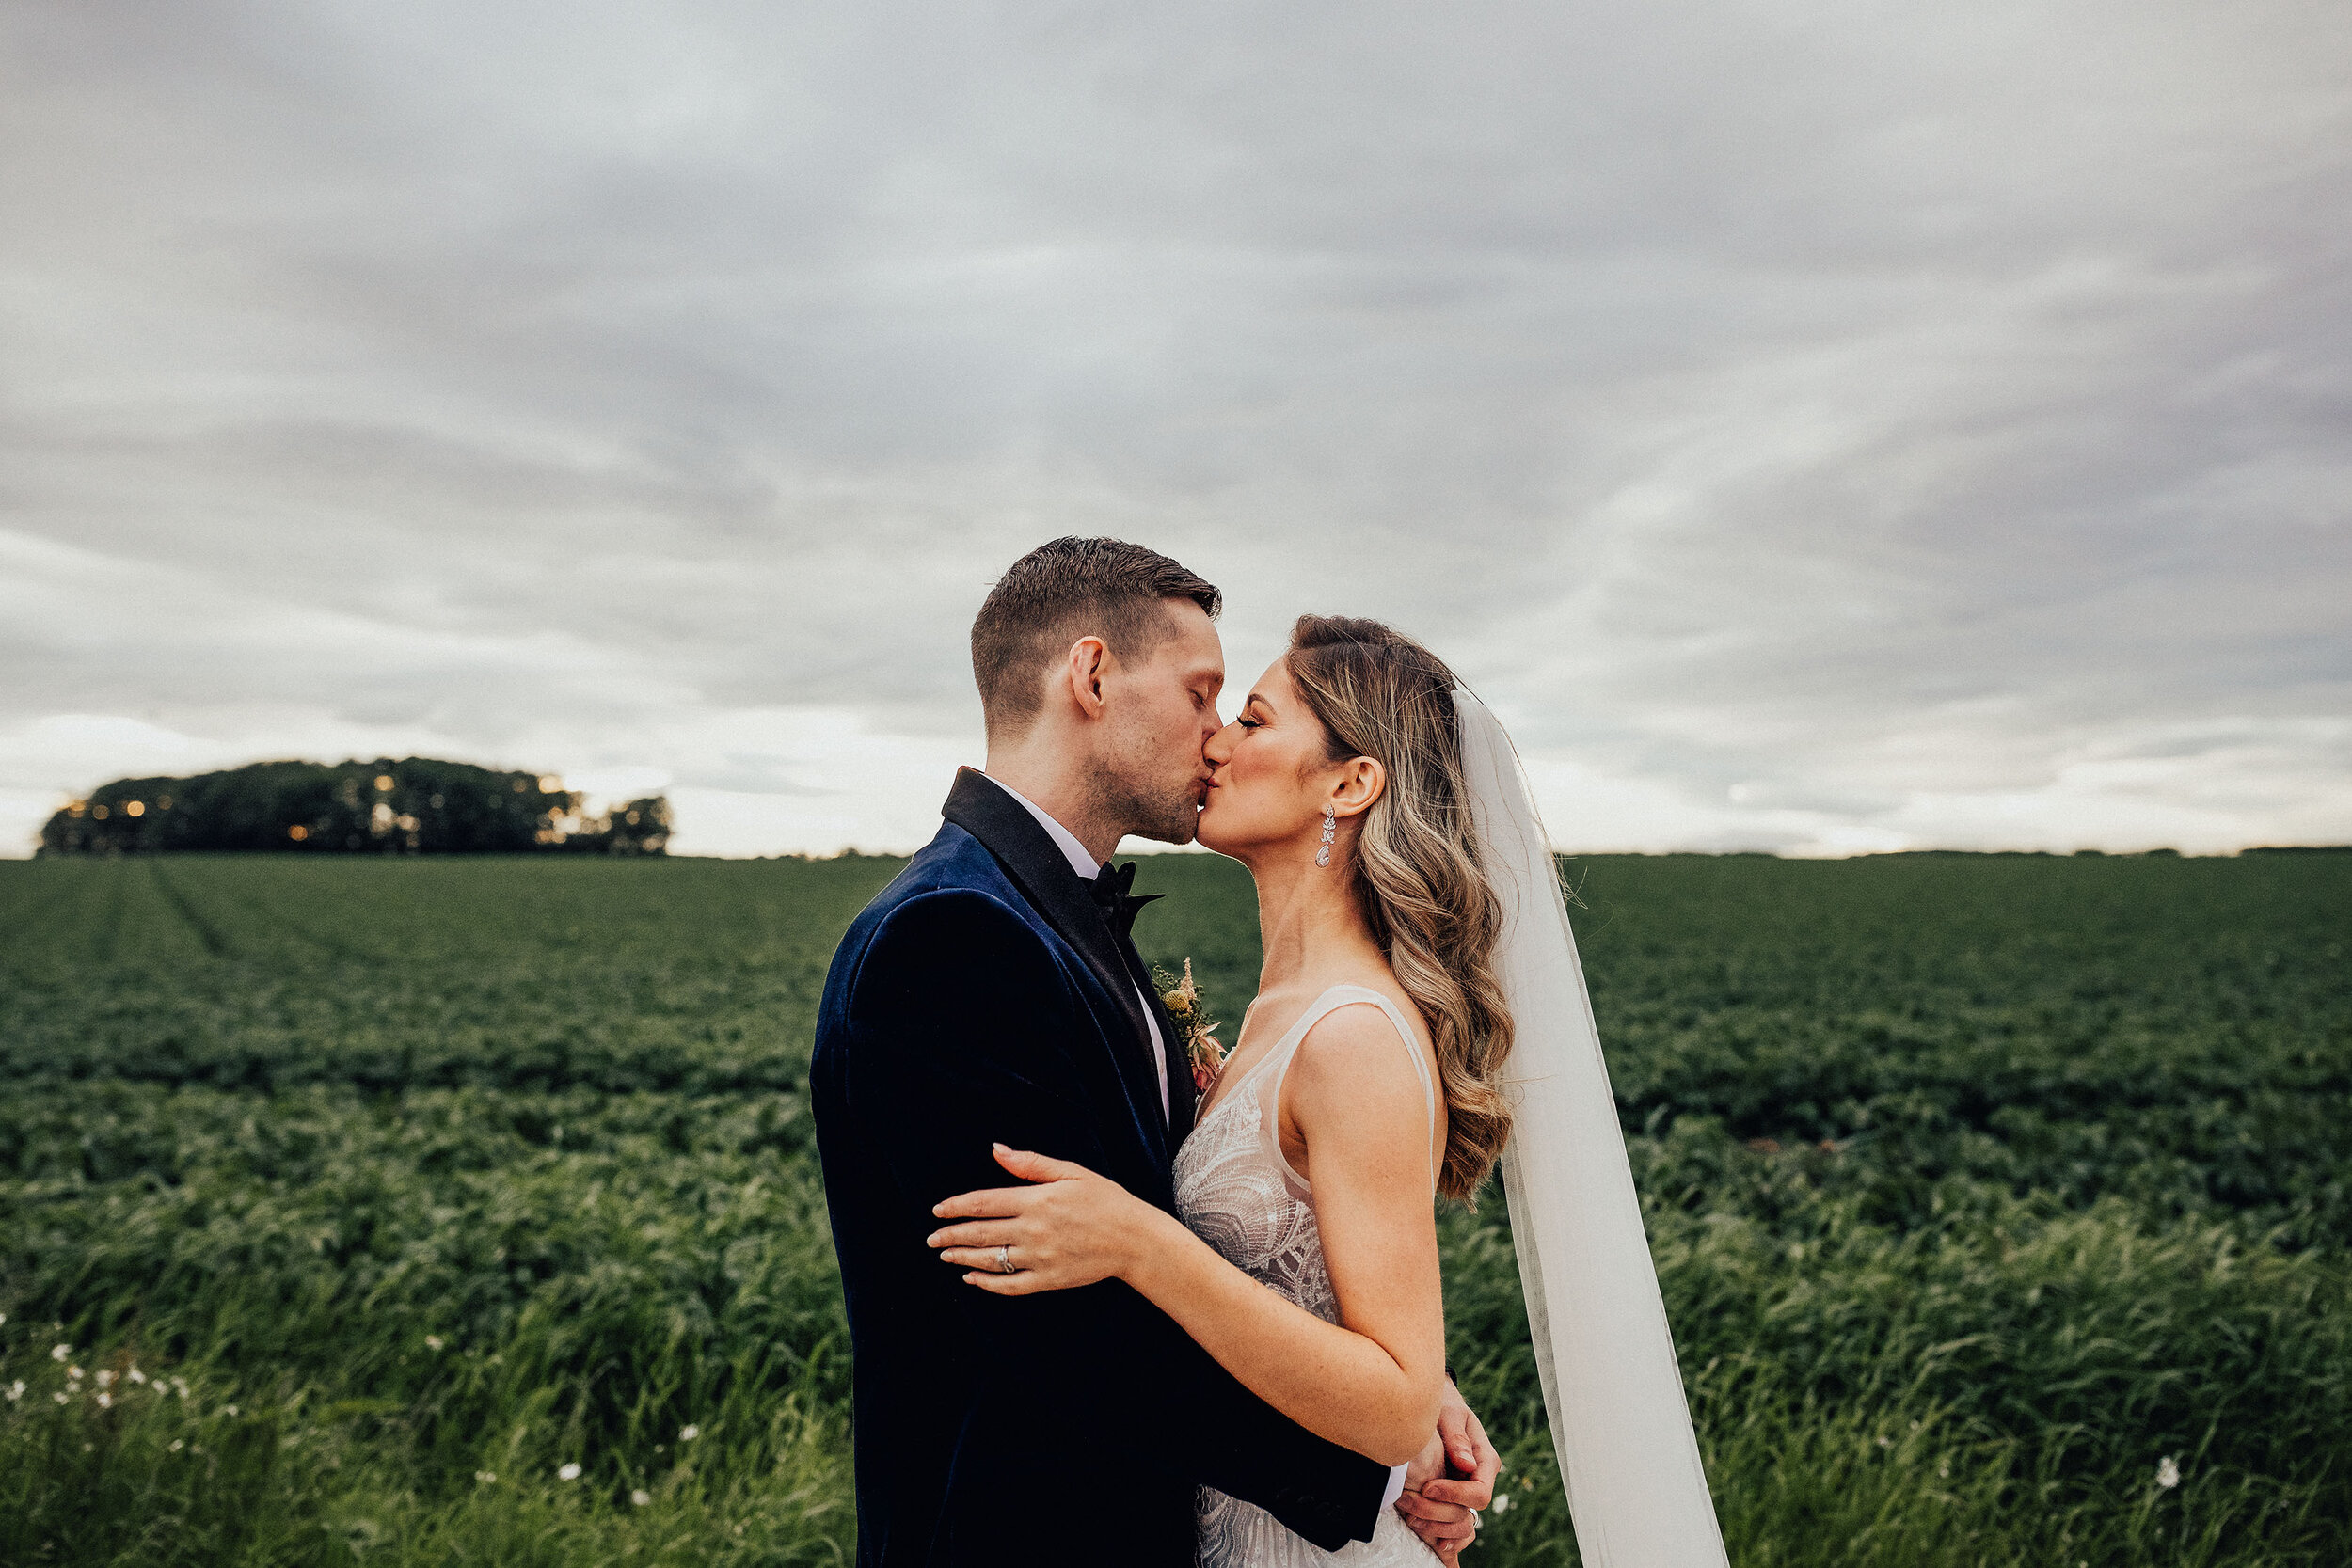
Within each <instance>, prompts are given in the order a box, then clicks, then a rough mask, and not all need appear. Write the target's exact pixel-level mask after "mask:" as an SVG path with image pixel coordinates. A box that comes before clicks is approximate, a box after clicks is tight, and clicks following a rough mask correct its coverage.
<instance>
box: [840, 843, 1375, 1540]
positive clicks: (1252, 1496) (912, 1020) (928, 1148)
mask: <svg viewBox="0 0 2352 1568" xmlns="http://www.w3.org/2000/svg"><path fill="white" fill-rule="evenodd" d="M850 1026H851V1028H852V1030H853V1031H854V1036H855V1039H856V1052H855V1060H856V1063H857V1066H856V1069H854V1077H853V1081H852V1085H851V1096H852V1101H853V1102H854V1101H857V1100H859V1099H864V1098H866V1097H867V1096H869V1095H870V1096H871V1097H872V1098H871V1101H870V1105H869V1106H860V1107H858V1108H859V1110H860V1116H859V1122H860V1124H861V1126H862V1127H863V1128H864V1129H865V1130H866V1132H867V1133H868V1135H870V1136H872V1137H874V1138H875V1139H877V1140H878V1141H879V1142H880V1143H881V1144H882V1156H883V1159H884V1162H885V1164H887V1166H888V1168H889V1169H890V1171H891V1173H892V1175H893V1176H894V1178H895V1179H896V1180H897V1181H898V1184H899V1185H900V1187H901V1188H902V1189H903V1191H904V1192H905V1193H906V1195H907V1196H909V1197H910V1198H911V1199H913V1200H914V1202H915V1203H917V1204H919V1205H920V1208H919V1210H917V1211H916V1212H920V1213H928V1212H929V1210H930V1205H932V1204H934V1203H937V1202H938V1201H940V1200H941V1199H943V1198H946V1197H950V1196H955V1195H956V1194H958V1193H964V1192H971V1191H973V1190H975V1189H977V1188H981V1187H989V1186H995V1185H1000V1184H1002V1182H1003V1180H1004V1173H1003V1170H1002V1168H1001V1167H1000V1166H998V1165H997V1164H996V1163H995V1160H994V1157H993V1153H992V1151H991V1148H992V1145H993V1144H995V1143H1005V1144H1009V1145H1011V1146H1012V1147H1013V1148H1026V1149H1034V1150H1036V1151H1038V1152H1040V1153H1043V1154H1050V1155H1053V1156H1055V1157H1056V1158H1058V1159H1064V1160H1072V1161H1075V1162H1077V1163H1078V1164H1084V1165H1087V1166H1088V1167H1089V1168H1090V1169H1094V1170H1098V1171H1099V1170H1104V1169H1106V1167H1108V1168H1115V1167H1116V1165H1117V1164H1118V1162H1117V1161H1115V1160H1111V1159H1108V1158H1107V1157H1106V1153H1105V1148H1104V1142H1103V1133H1104V1130H1103V1128H1102V1126H1101V1125H1100V1122H1099V1119H1098V1117H1097V1115H1096V1113H1095V1112H1094V1111H1093V1110H1091V1109H1090V1108H1089V1107H1088V1106H1087V1105H1085V1104H1083V1103H1082V1102H1081V1101H1080V1100H1079V1098H1078V1085H1079V1084H1080V1083H1081V1082H1082V1075H1083V1074H1084V1072H1085V1071H1087V1070H1088V1068H1087V1066H1086V1065H1084V1064H1085V1061H1086V1058H1087V1057H1088V1056H1089V1055H1090V1054H1091V1053H1097V1052H1099V1051H1101V1049H1102V1046H1101V1043H1100V1036H1099V1033H1098V1031H1097V1028H1096V1025H1095V1024H1094V1022H1093V1021H1092V1019H1091V1018H1090V1016H1089V1014H1088V1013H1087V1011H1086V1009H1085V1006H1084V1004H1083V1002H1081V1000H1080V999H1079V998H1078V997H1077V995H1076V994H1075V993H1074V992H1073V990H1072V989H1071V986H1070V982H1069V981H1068V979H1067V978H1066V976H1065V975H1064V974H1063V973H1062V971H1061V969H1060V968H1059V966H1058V965H1057V964H1056V963H1055V962H1054V959H1053V957H1052V955H1051V953H1050V952H1049V951H1048V949H1047V948H1046V946H1045V944H1044V942H1043V941H1042V940H1041V938H1040V937H1039V936H1038V935H1037V934H1036V933H1035V932H1034V931H1033V930H1031V929H1030V928H1029V927H1027V926H1026V925H1025V923H1024V922H1022V921H1021V919H1020V918H1019V917H1018V916H1017V915H1015V914H1014V913H1013V912H1012V911H1010V910H1009V909H1008V908H1006V907H1005V906H1004V905H1003V904H1001V903H999V902H997V901H996V900H994V899H993V898H991V897H989V896H988V895H985V894H981V893H978V892H975V891H969V890H953V891H945V892H941V893H934V894H927V895H922V896H920V897H917V898H914V899H912V900H910V901H909V902H908V903H907V904H906V905H904V906H902V907H901V908H900V909H899V910H898V911H894V912H893V913H892V915H891V916H890V917H889V919H888V920H887V921H886V922H885V923H884V924H883V926H882V929H881V930H879V931H878V932H876V933H875V936H874V939H873V941H872V943H871V945H870V946H869V947H868V949H867V952H866V957H865V958H864V961H863V962H862V964H861V965H860V968H859V971H858V974H857V978H856V983H855V989H854V994H853V997H852V1001H851V1004H850ZM1152 1110H1153V1111H1154V1113H1156V1111H1157V1107H1156V1106H1154V1107H1152ZM924 1234H925V1229H923V1228H918V1229H916V1230H915V1232H914V1234H911V1235H910V1236H909V1237H908V1238H907V1239H906V1241H907V1244H908V1245H909V1246H921V1244H922V1242H923V1236H924ZM938 1266H939V1267H940V1268H941V1270H942V1272H943V1274H947V1275H949V1277H950V1278H952V1277H953V1273H952V1271H949V1270H947V1269H946V1265H944V1264H943V1265H938ZM954 1295H955V1299H956V1301H957V1304H958V1305H957V1310H958V1311H959V1313H960V1314H961V1316H962V1318H963V1321H964V1323H966V1325H967V1326H968V1328H969V1329H970V1331H971V1333H972V1334H973V1336H974V1338H976V1339H977V1341H978V1343H979V1345H980V1347H981V1349H982V1352H983V1354H986V1355H988V1356H989V1357H990V1364H991V1365H992V1366H993V1367H995V1368H997V1369H999V1370H1001V1371H1002V1372H1003V1373H1004V1374H1006V1375H1007V1376H1009V1377H1011V1378H1015V1379H1018V1380H1020V1381H1019V1382H1018V1383H1017V1384H1016V1385H1015V1386H1023V1387H1028V1388H1033V1389H1058V1390H1061V1391H1063V1394H1064V1397H1066V1398H1067V1399H1068V1400H1069V1401H1070V1402H1071V1403H1072V1404H1073V1407H1076V1408H1081V1409H1084V1410H1086V1411H1087V1412H1088V1413H1089V1415H1092V1416H1098V1417H1100V1419H1099V1420H1094V1421H1090V1422H1089V1424H1090V1425H1094V1426H1096V1427H1097V1428H1098V1430H1099V1431H1100V1432H1102V1433H1105V1434H1110V1435H1112V1436H1115V1438H1116V1439H1117V1440H1119V1441H1120V1442H1122V1443H1125V1444H1128V1445H1131V1446H1132V1447H1133V1449H1135V1459H1136V1462H1137V1463H1140V1464H1148V1465H1156V1466H1158V1467H1161V1468H1163V1469H1165V1470H1167V1471H1168V1472H1170V1473H1172V1474H1174V1475H1177V1476H1179V1477H1182V1478H1183V1479H1184V1480H1187V1481H1192V1482H1195V1483H1198V1484H1205V1485H1209V1486H1214V1487H1216V1489H1217V1490H1218V1491H1220V1492H1224V1493H1226V1494H1228V1495H1229V1496H1232V1497H1242V1498H1245V1499H1247V1500H1248V1501H1250V1502H1254V1503H1257V1504H1258V1505H1259V1506H1261V1507H1263V1508H1264V1509H1266V1510H1267V1511H1268V1512H1269V1513H1273V1514H1274V1515H1275V1516H1276V1517H1277V1518H1279V1519H1280V1520H1281V1521H1282V1523H1283V1524H1284V1525H1286V1526H1288V1527H1289V1528H1291V1529H1293V1530H1295V1531H1296V1532H1297V1533H1298V1534H1299V1535H1301V1536H1303V1537H1305V1538H1306V1539H1308V1540H1310V1541H1312V1542H1314V1543H1315V1544H1317V1545H1320V1546H1323V1547H1325V1548H1326V1549H1327V1550H1337V1549H1338V1548H1339V1547H1340V1546H1342V1545H1343V1544H1345V1543H1346V1542H1347V1541H1349V1540H1350V1539H1355V1540H1363V1539H1368V1538H1369V1537H1370V1535H1371V1533H1372V1528H1373V1525H1374V1523H1375V1520H1376V1519H1377V1517H1378V1514H1379V1512H1380V1501H1381V1496H1382V1493H1383V1490H1384V1489H1385V1487H1386V1486H1387V1483H1388V1480H1389V1471H1388V1470H1387V1468H1386V1467H1385V1466H1382V1465H1375V1464H1374V1463H1373V1462H1372V1461H1371V1460H1369V1459H1366V1458H1364V1457H1363V1456H1362V1455H1360V1454H1357V1453H1354V1452H1351V1451H1350V1450H1348V1449H1343V1448H1340V1447H1338V1446H1337V1445H1335V1444H1331V1443H1328V1442H1326V1441H1325V1440H1324V1439H1322V1438H1320V1437H1317V1436H1315V1435H1314V1434H1313V1433H1310V1432H1308V1431H1307V1430H1306V1429H1305V1428H1303V1427H1301V1426H1299V1425H1298V1424H1297V1423H1295V1422H1294V1421H1292V1420H1291V1419H1290V1418H1287V1417H1285V1416H1283V1415H1282V1414H1281V1413H1280V1412H1279V1411H1277V1410H1275V1409H1274V1408H1273V1407H1272V1406H1270V1405H1268V1404H1266V1403H1265V1402H1263V1401H1262V1400H1260V1399H1259V1398H1258V1397H1257V1396H1256V1395H1254V1394H1252V1393H1250V1392H1249V1391H1248V1389H1246V1388H1244V1387H1243V1386H1241V1385H1240V1384H1239V1383H1238V1382H1236V1381H1235V1380H1234V1379H1233V1378H1232V1375H1231V1374H1230V1373H1228V1372H1227V1371H1226V1370H1224V1369H1223V1368H1221V1367H1219V1366H1218V1365H1217V1364H1216V1362H1215V1361H1214V1360H1212V1359H1211V1358H1210V1357H1209V1355H1208V1354H1207V1353H1206V1352H1204V1351H1202V1350H1201V1349H1200V1346H1199V1345H1197V1344H1195V1343H1194V1342H1193V1341H1192V1339H1191V1338H1189V1337H1187V1336H1186V1335H1185V1334H1184V1332H1183V1331H1182V1330H1181V1329H1179V1328H1178V1327H1177V1326H1176V1325H1175V1323H1173V1322H1171V1321H1170V1320H1169V1319H1168V1317H1167V1316H1166V1314H1164V1313H1162V1312H1160V1311H1159V1310H1158V1309H1157V1308H1156V1307H1152V1305H1151V1304H1150V1303H1149V1302H1146V1301H1145V1300H1144V1299H1143V1298H1142V1297H1141V1296H1139V1295H1137V1294H1136V1293H1135V1291H1132V1290H1130V1289H1129V1288H1128V1287H1127V1286H1125V1285H1124V1284H1120V1283H1119V1282H1117V1281H1105V1282H1104V1283H1102V1284H1098V1285H1090V1286H1086V1287H1083V1288H1081V1289H1078V1290H1072V1291H1051V1292H1047V1293H1042V1294H1039V1295H1034V1296H1025V1297H1020V1298H1008V1297H999V1296H994V1295H991V1294H989V1293H988V1292H987V1291H976V1290H973V1289H970V1288H969V1287H966V1286H963V1285H961V1283H958V1284H957V1285H956V1286H955V1287H954Z"/></svg>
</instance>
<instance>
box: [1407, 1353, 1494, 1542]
mask: <svg viewBox="0 0 2352 1568" xmlns="http://www.w3.org/2000/svg"><path fill="white" fill-rule="evenodd" d="M1501 1472H1502V1456H1501V1455H1500V1454H1498V1453H1496V1452H1495V1449H1494V1445H1493V1444H1492V1443H1491V1442H1489V1441H1487V1438H1486V1427H1485V1426H1483V1425H1482V1424H1481V1423H1480V1422H1479V1419H1478V1417H1477V1415H1476V1413H1475V1412H1473V1411H1472V1410H1471V1409H1470V1406H1469V1405H1467V1404H1465V1403H1464V1402H1462V1396H1461V1394H1460V1392H1459V1391H1458V1390H1457V1389H1455V1388H1454V1385H1453V1383H1452V1381H1451V1380H1449V1381H1448V1382H1447V1384H1446V1386H1445V1400H1444V1402H1443V1403H1442V1404H1441V1405H1439V1407H1438V1430H1437V1431H1436V1432H1435V1433H1431V1434H1430V1438H1429V1444H1428V1446H1427V1447H1426V1448H1424V1449H1422V1451H1421V1453H1420V1455H1419V1456H1418V1457H1417V1458H1415V1459H1414V1461H1413V1462H1412V1464H1411V1465H1407V1466H1406V1470H1405V1495H1404V1496H1403V1497H1399V1498H1398V1499H1397V1502H1396V1511H1397V1512H1398V1513H1401V1514H1403V1515H1404V1516H1405V1522H1406V1524H1407V1525H1410V1526H1411V1527H1412V1528H1413V1533H1414V1534H1416V1535H1418V1536H1420V1537H1421V1538H1422V1541H1423V1542H1425V1543H1427V1544H1428V1546H1429V1549H1430V1550H1431V1551H1433V1552H1436V1553H1437V1554H1438V1557H1439V1558H1440V1559H1442V1560H1445V1561H1447V1562H1452V1561H1454V1560H1455V1557H1456V1555H1457V1554H1458V1553H1459V1552H1461V1550H1462V1549H1463V1548H1464V1547H1466V1546H1469V1545H1470V1544H1473V1543H1474V1542H1475V1541H1476V1539H1477V1536H1478V1510H1480V1509H1482V1508H1485V1507H1486V1505H1487V1503H1488V1502H1490V1501H1491V1500H1492V1499H1493V1497H1494V1489H1495V1477H1496V1476H1497V1475H1499V1474H1500V1473H1501Z"/></svg>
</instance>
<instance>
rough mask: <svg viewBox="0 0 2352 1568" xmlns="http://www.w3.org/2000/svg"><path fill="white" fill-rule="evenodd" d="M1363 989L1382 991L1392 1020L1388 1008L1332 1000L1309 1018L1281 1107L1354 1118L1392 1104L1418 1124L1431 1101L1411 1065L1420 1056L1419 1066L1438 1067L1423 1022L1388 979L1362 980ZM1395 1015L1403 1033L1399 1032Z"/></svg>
mask: <svg viewBox="0 0 2352 1568" xmlns="http://www.w3.org/2000/svg"><path fill="white" fill-rule="evenodd" d="M1365 989H1366V990H1376V991H1378V992H1379V993H1380V994H1381V995H1383V996H1385V997H1386V998H1387V999H1388V1000H1389V1001H1390V1002H1391V1004H1392V1005H1393V1007H1394V1011H1395V1013H1396V1014H1397V1018H1393V1019H1392V1018H1391V1009H1390V1008H1387V1007H1382V1006H1378V1005H1376V1004H1375V1003H1373V1002H1371V1001H1369V1000H1366V1001H1362V1002H1352V1003H1346V1004H1343V1005H1341V1006H1335V1007H1333V1008H1332V1009H1331V1010H1330V1011H1328V1012H1327V1013H1325V1014H1324V1015H1323V1016H1322V1017H1321V1018H1319V1019H1317V1020H1315V1022H1314V1023H1313V1024H1312V1025H1311V1026H1310V1027H1309V1029H1308V1030H1307V1032H1306V1034H1305V1035H1304V1036H1302V1037H1300V1039H1299V1042H1298V1053H1297V1054H1296V1056H1295V1057H1294V1058H1293V1059H1292V1064H1291V1070H1290V1073H1289V1074H1288V1077H1289V1079H1290V1082H1289V1083H1287V1084H1285V1085H1284V1089H1285V1093H1284V1096H1283V1098H1284V1101H1285V1105H1284V1109H1286V1110H1290V1109H1294V1108H1295V1109H1299V1110H1306V1111H1309V1112H1310V1114H1311V1111H1312V1109H1313V1108H1317V1107H1327V1108H1329V1109H1333V1110H1343V1111H1345V1112H1346V1113H1348V1114H1349V1115H1351V1116H1353V1115H1357V1114H1375V1115H1376V1114H1379V1113H1381V1112H1384V1111H1386V1110H1387V1109H1389V1108H1390V1107H1391V1105H1393V1106H1394V1108H1396V1109H1397V1110H1398V1111H1400V1112H1402V1113H1409V1124H1410V1125H1412V1126H1415V1127H1418V1126H1421V1125H1422V1124H1424V1122H1425V1120H1426V1118H1427V1117H1428V1114H1429V1106H1428V1101H1427V1099H1426V1097H1425V1091H1424V1089H1423V1087H1422V1085H1423V1083H1424V1081H1425V1080H1424V1076H1423V1072H1422V1071H1416V1070H1415V1068H1414V1060H1413V1059H1414V1057H1415V1056H1419V1057H1420V1058H1421V1063H1422V1069H1425V1070H1429V1071H1434V1069H1435V1068H1436V1066H1437V1063H1436V1058H1435V1053H1434V1052H1433V1051H1432V1049H1431V1046H1430V1040H1429V1029H1428V1026H1427V1024H1425V1023H1424V1022H1422V1017H1421V1014H1420V1013H1419V1012H1418V1011H1417V1010H1416V1009H1415V1008H1414V1006H1413V1005H1412V1003H1411V1002H1410V1000H1408V999H1407V998H1406V996H1405V994H1404V992H1403V990H1402V989H1401V988H1398V987H1395V986H1394V985H1393V983H1391V985H1387V986H1380V985H1371V984H1366V985H1365ZM1399 1020H1401V1021H1402V1023H1403V1025H1404V1028H1405V1031H1406V1032H1405V1033H1404V1034H1403V1035H1402V1036H1400V1035H1399V1033H1398V1023H1399ZM1294 1086H1295V1088H1296V1090H1297V1091H1298V1098H1297V1100H1296V1101H1293V1099H1292V1096H1291V1094H1290V1093H1289V1090H1290V1089H1291V1088H1293V1087H1294Z"/></svg>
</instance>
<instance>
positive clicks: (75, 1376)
mask: <svg viewBox="0 0 2352 1568" xmlns="http://www.w3.org/2000/svg"><path fill="white" fill-rule="evenodd" d="M65 1375H66V1376H68V1377H70V1378H72V1380H73V1381H74V1382H76V1383H79V1382H81V1381H82V1369H81V1368H79V1367H68V1368H67V1369H66V1370H65Z"/></svg>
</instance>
